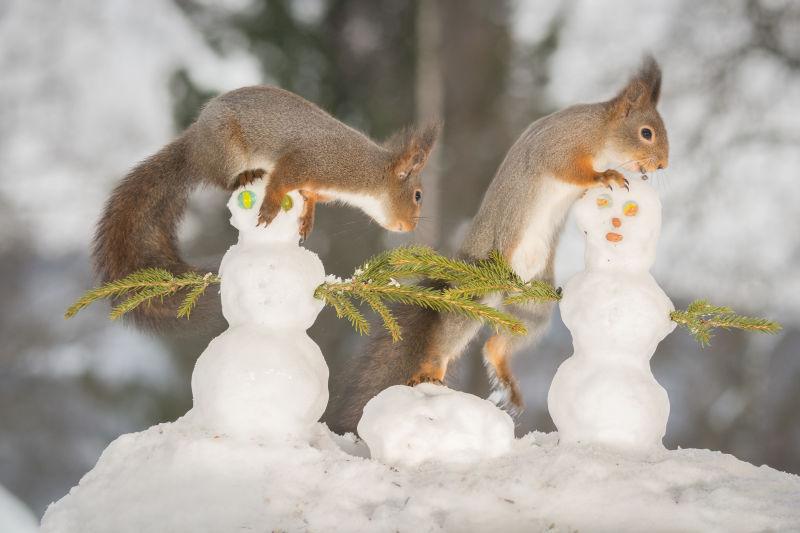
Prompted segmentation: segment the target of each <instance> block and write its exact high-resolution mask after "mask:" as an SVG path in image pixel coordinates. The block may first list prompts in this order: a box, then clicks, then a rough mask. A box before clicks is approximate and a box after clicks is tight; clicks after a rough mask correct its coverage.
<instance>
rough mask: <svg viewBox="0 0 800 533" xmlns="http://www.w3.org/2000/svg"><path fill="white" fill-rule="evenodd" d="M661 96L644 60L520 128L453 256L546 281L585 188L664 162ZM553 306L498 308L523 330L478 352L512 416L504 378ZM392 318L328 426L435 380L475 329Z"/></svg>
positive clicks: (344, 389)
mask: <svg viewBox="0 0 800 533" xmlns="http://www.w3.org/2000/svg"><path fill="white" fill-rule="evenodd" d="M660 92H661V69H660V68H659V66H658V64H657V63H656V61H655V60H654V59H653V58H652V57H646V58H645V60H644V62H643V64H642V66H641V68H640V69H639V71H638V72H637V73H636V74H635V75H634V76H633V77H632V78H631V79H630V80H629V81H628V83H627V84H626V85H625V86H624V87H623V88H622V90H621V91H619V93H618V94H617V95H616V96H615V97H614V98H612V99H611V100H608V101H604V102H599V103H593V104H579V105H574V106H572V107H569V108H567V109H564V110H562V111H558V112H556V113H553V114H551V115H548V116H545V117H543V118H540V119H539V120H537V121H535V122H533V123H532V124H531V125H530V126H528V128H527V129H526V130H525V131H524V132H523V133H522V135H521V136H520V137H519V139H517V141H516V142H515V144H514V145H513V146H512V147H511V149H510V150H509V151H508V154H507V155H506V157H505V160H504V161H503V162H502V164H501V165H500V167H499V169H498V171H497V173H496V174H495V176H494V179H493V180H492V182H491V184H490V185H489V188H488V189H487V191H486V194H485V195H484V198H483V202H482V204H481V206H480V208H479V210H478V213H477V215H476V216H475V218H474V219H473V221H472V226H471V229H470V231H469V233H468V235H467V237H466V239H465V240H464V242H463V243H462V245H461V248H460V251H459V256H460V258H462V259H466V260H473V261H474V260H479V259H484V258H486V257H488V256H489V254H490V252H492V251H493V250H498V251H500V252H501V253H502V254H503V256H504V257H505V258H506V259H507V260H508V262H509V264H510V265H511V267H512V268H513V269H514V271H515V272H516V273H517V274H519V276H520V277H522V278H523V279H525V280H531V279H536V280H543V281H547V282H549V283H553V263H554V255H555V249H556V245H557V243H558V238H559V234H560V233H561V229H562V227H563V225H564V219H565V217H566V214H567V212H568V211H569V208H570V207H571V206H572V204H573V203H574V202H575V201H576V200H577V199H578V198H579V197H580V196H581V195H582V194H583V192H584V191H586V189H587V188H589V187H626V186H627V181H626V179H625V177H624V176H623V175H622V174H621V173H620V172H619V171H618V170H617V169H619V168H625V169H626V170H630V171H634V172H637V171H638V172H641V173H642V174H644V173H646V172H653V171H655V170H658V169H662V168H665V167H666V166H667V162H668V156H669V143H668V141H667V132H666V130H665V128H664V123H663V121H662V120H661V116H660V115H659V113H658V111H657V110H656V104H657V103H658V99H659V95H660ZM487 303H491V304H497V302H495V301H488V302H487ZM553 305H554V304H553V303H540V304H527V305H511V306H502V307H504V308H505V309H504V310H506V311H509V312H511V313H513V314H515V315H517V316H518V317H520V318H521V319H522V320H523V321H524V322H525V324H526V327H527V330H528V334H527V335H526V336H513V335H511V334H508V333H496V334H494V335H492V336H491V337H489V339H488V340H487V341H486V343H485V344H484V346H483V358H484V363H485V367H486V369H487V372H488V373H489V377H490V380H491V381H492V384H493V392H492V396H491V397H490V398H491V399H493V400H494V401H495V402H496V403H498V404H500V405H503V406H506V407H509V408H510V409H511V410H512V411H514V410H518V409H521V408H522V395H521V393H520V391H519V387H518V385H517V382H516V381H515V379H514V377H513V375H512V373H511V369H510V364H509V363H510V360H511V357H512V356H513V355H514V353H516V352H518V351H520V350H522V349H523V348H525V347H530V346H531V345H532V344H533V343H534V342H535V341H536V340H537V339H538V338H539V337H540V336H541V334H542V333H543V332H544V330H545V328H546V326H547V324H548V323H549V319H550V315H551V312H552V309H553ZM396 313H397V316H398V320H399V323H400V326H401V328H402V331H403V339H402V340H401V341H398V342H393V341H392V339H391V336H390V335H389V334H387V333H385V332H382V333H380V334H376V335H375V336H374V337H373V338H372V339H371V340H370V342H368V346H367V348H366V353H365V354H364V355H363V356H362V357H359V358H356V359H355V360H354V362H353V367H352V368H350V369H349V370H348V371H347V372H346V374H345V375H344V377H343V379H342V380H341V381H342V386H341V388H340V389H339V390H338V392H337V394H336V395H335V396H334V398H333V401H332V403H331V405H330V407H329V410H328V413H327V415H326V419H327V421H328V424H329V426H331V429H333V430H335V431H337V432H344V431H354V430H355V428H356V424H357V423H358V420H359V418H360V417H361V412H362V409H363V407H364V405H365V404H366V402H367V401H369V400H370V399H371V398H372V397H373V396H375V395H376V394H377V393H378V392H380V391H381V390H383V389H385V388H386V387H389V386H391V385H398V384H408V385H415V384H418V383H422V382H433V383H443V382H444V379H445V374H446V372H447V368H448V366H449V364H450V363H452V362H453V361H454V360H455V359H457V358H458V357H459V356H460V355H461V353H462V352H463V351H464V349H465V348H466V346H467V344H468V343H469V342H470V341H471V340H472V339H473V338H474V337H475V336H476V335H477V334H478V332H479V330H480V324H479V323H477V322H475V321H472V320H470V319H468V318H464V317H462V316H458V315H456V314H452V313H439V312H436V311H432V310H429V309H422V308H418V307H408V306H403V307H401V308H399V309H397V310H396Z"/></svg>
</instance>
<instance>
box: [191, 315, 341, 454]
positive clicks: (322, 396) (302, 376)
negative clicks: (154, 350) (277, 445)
mask: <svg viewBox="0 0 800 533" xmlns="http://www.w3.org/2000/svg"><path fill="white" fill-rule="evenodd" d="M192 392H193V396H194V407H193V408H192V411H191V418H192V420H194V421H195V422H196V423H197V424H198V425H200V426H201V427H203V428H206V429H208V430H209V431H211V432H215V433H222V434H227V435H231V436H235V437H238V438H255V439H261V440H271V439H283V438H285V437H296V438H305V437H306V434H307V432H308V431H309V429H310V428H311V427H312V426H313V425H314V423H315V422H316V421H317V420H319V418H320V417H321V416H322V413H323V412H324V411H325V406H326V405H327V404H328V366H327V365H326V364H325V359H324V358H323V356H322V352H320V349H319V347H318V346H317V345H316V344H315V343H314V341H312V340H311V339H310V338H309V337H308V335H306V333H305V332H304V331H302V330H297V331H291V330H289V331H285V332H284V333H283V334H280V335H276V334H275V332H274V331H271V330H264V329H263V328H261V327H256V326H236V327H233V328H231V329H229V330H227V331H226V332H224V333H223V334H222V335H220V336H219V337H217V338H215V339H214V340H212V341H211V343H210V344H209V345H208V348H206V350H205V351H204V352H203V354H202V355H201V356H200V358H199V359H198V360H197V364H196V366H195V370H194V373H193V374H192Z"/></svg>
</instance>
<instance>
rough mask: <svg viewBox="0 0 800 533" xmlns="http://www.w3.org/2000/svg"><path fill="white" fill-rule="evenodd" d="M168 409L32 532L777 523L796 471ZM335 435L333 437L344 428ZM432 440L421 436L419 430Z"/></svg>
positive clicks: (723, 460) (115, 446) (547, 440)
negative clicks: (488, 449) (442, 443)
mask: <svg viewBox="0 0 800 533" xmlns="http://www.w3.org/2000/svg"><path fill="white" fill-rule="evenodd" d="M182 422H183V421H182V420H178V421H177V422H175V423H172V424H162V425H159V426H155V427H152V428H150V429H148V430H147V431H144V432H141V433H135V434H130V435H124V436H122V437H120V438H119V439H117V440H116V441H115V442H114V443H112V444H111V445H110V446H109V448H108V449H107V450H106V451H105V452H104V453H103V455H102V457H101V458H100V460H99V462H98V464H97V466H96V467H95V468H94V469H93V470H92V471H91V472H90V473H88V474H87V475H86V476H85V477H84V478H83V479H82V480H81V484H80V485H79V486H78V487H76V488H74V489H72V491H71V492H70V494H69V495H67V496H66V497H65V498H64V499H62V500H61V501H59V502H58V503H56V504H54V505H52V506H51V507H50V508H49V509H48V511H47V513H46V514H45V517H44V520H43V524H42V526H43V527H42V530H43V531H44V532H82V533H94V532H97V533H100V532H102V533H107V532H109V531H114V532H115V533H127V532H131V533H133V532H136V533H141V532H162V531H176V532H178V531H186V532H192V533H200V532H209V533H211V532H214V533H218V532H221V531H345V532H352V531H378V532H382V531H386V532H390V531H391V532H394V531H402V532H418V531H454V532H465V531H503V532H513V531H526V532H527V531H545V530H546V531H564V532H573V531H576V530H579V531H586V532H590V531H592V532H594V531H614V532H626V531H631V532H641V531H651V532H659V531H665V532H666V531H681V532H685V531H702V532H709V531H720V532H722V531H724V532H737V531H768V530H772V531H789V530H797V529H798V528H800V506H798V505H797V502H798V501H800V478H798V477H797V476H793V475H789V474H783V473H780V472H777V471H775V470H773V469H771V468H768V467H765V466H762V467H755V466H753V465H750V464H748V463H744V462H742V461H739V460H737V459H736V458H734V457H732V456H730V455H725V454H722V453H719V452H711V451H707V450H675V451H660V452H655V453H653V454H652V456H649V457H647V458H646V459H644V460H643V459H640V458H631V457H630V456H628V455H625V454H619V453H615V452H612V451H608V450H605V449H601V448H594V447H592V446H580V445H564V444H558V436H557V435H556V434H547V435H545V434H541V433H531V434H528V435H527V436H525V437H524V438H522V439H517V440H515V441H514V442H513V443H512V448H511V450H510V451H509V453H507V454H506V455H503V456H501V457H498V458H495V459H485V460H482V461H480V462H477V463H474V464H472V465H470V466H469V467H464V466H452V465H446V464H443V463H442V462H440V461H429V462H426V463H423V464H421V465H419V466H416V467H403V466H397V467H393V466H389V465H385V464H383V463H381V462H379V461H375V460H370V459H365V458H362V457H356V456H353V455H351V454H349V453H347V452H345V451H343V450H342V449H341V448H340V446H345V445H346V446H347V447H348V448H351V447H352V442H346V441H345V439H344V438H342V437H339V436H335V435H333V434H331V433H330V432H329V431H327V429H326V428H325V427H324V426H323V425H321V424H319V425H316V426H315V435H314V438H313V439H312V440H311V441H310V442H299V441H298V442H296V443H294V444H293V445H290V446H288V445H287V446H285V447H283V446H275V445H273V444H267V443H264V442H260V441H258V440H256V439H253V440H239V439H234V438H231V437H228V436H224V435H212V434H206V433H201V432H198V431H197V430H195V429H193V428H192V427H191V426H189V425H187V424H184V423H182ZM343 441H345V442H343ZM432 444H433V443H432Z"/></svg>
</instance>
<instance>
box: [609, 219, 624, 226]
mask: <svg viewBox="0 0 800 533" xmlns="http://www.w3.org/2000/svg"><path fill="white" fill-rule="evenodd" d="M611 225H612V226H614V227H615V228H618V227H620V226H621V225H622V221H621V220H620V219H618V218H617V217H614V218H612V219H611Z"/></svg>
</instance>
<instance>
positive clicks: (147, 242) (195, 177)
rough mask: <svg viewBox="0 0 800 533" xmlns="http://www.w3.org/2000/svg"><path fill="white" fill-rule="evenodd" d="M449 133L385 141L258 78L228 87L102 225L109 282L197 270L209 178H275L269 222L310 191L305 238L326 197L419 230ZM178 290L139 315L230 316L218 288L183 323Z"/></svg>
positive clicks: (148, 319) (135, 178)
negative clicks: (157, 271)
mask: <svg viewBox="0 0 800 533" xmlns="http://www.w3.org/2000/svg"><path fill="white" fill-rule="evenodd" d="M438 132H439V125H438V123H436V122H432V123H431V124H430V125H426V126H424V127H422V128H417V129H415V128H409V129H406V130H403V131H400V132H398V133H397V134H395V135H394V136H392V137H390V138H389V139H388V140H387V141H386V142H384V143H380V144H379V143H376V142H374V141H373V140H371V139H370V138H368V137H367V136H366V135H364V134H363V133H361V132H359V131H357V130H355V129H353V128H351V127H349V126H347V125H345V124H343V123H342V122H340V121H338V120H336V119H335V118H333V117H332V116H331V115H329V114H328V113H326V112H325V111H323V110H322V109H320V108H319V107H317V106H316V105H314V104H312V103H310V102H308V101H306V100H304V99H303V98H301V97H300V96H297V95H295V94H293V93H291V92H289V91H285V90H282V89H279V88H276V87H269V86H254V87H245V88H242V89H237V90H234V91H231V92H228V93H225V94H223V95H220V96H218V97H216V98H214V99H212V100H211V101H210V102H208V104H206V106H205V107H204V108H203V110H202V112H201V113H200V115H199V117H198V118H197V120H196V121H195V122H194V123H193V124H192V125H191V126H189V127H188V128H187V129H186V130H185V131H184V132H183V133H182V134H181V135H180V136H179V137H178V138H177V139H175V140H174V141H173V142H171V143H169V144H168V145H166V146H165V147H164V148H162V149H161V150H160V151H159V152H158V153H156V154H155V155H153V156H151V157H150V158H148V159H146V160H144V161H143V162H142V163H140V164H139V165H137V166H136V167H134V169H133V170H131V171H130V173H129V174H128V175H127V176H126V177H125V178H124V179H123V180H122V182H121V183H120V184H119V185H118V186H117V188H116V189H115V190H114V192H113V194H112V195H111V198H110V199H109V200H108V203H107V204H106V207H105V211H104V213H103V215H102V218H101V220H100V222H99V224H98V226H97V232H96V235H95V241H94V254H93V255H94V262H95V268H96V271H97V273H98V275H99V277H100V278H101V280H102V281H103V282H107V281H111V280H116V279H120V278H123V277H125V276H127V275H128V274H131V273H132V272H134V271H136V270H139V269H143V268H149V267H160V268H165V269H167V270H169V271H171V272H172V273H174V274H181V273H183V272H186V271H189V270H193V268H192V267H191V266H189V265H188V264H186V262H184V260H183V259H182V258H181V256H180V254H179V251H178V243H177V235H176V232H177V226H178V224H179V222H180V219H181V217H182V216H183V213H184V211H185V209H186V203H187V200H188V197H189V193H190V192H191V191H192V190H193V189H194V188H195V187H197V186H198V185H201V184H210V185H214V186H217V187H220V188H222V189H226V190H235V189H236V188H238V187H240V186H243V185H247V184H249V183H251V182H253V181H254V180H256V179H259V178H262V177H265V178H267V185H266V190H265V191H264V195H263V199H261V204H260V211H259V218H258V221H259V224H264V225H266V224H269V223H270V222H271V221H272V220H273V219H274V218H275V216H276V215H277V214H278V212H279V211H280V208H281V201H282V200H283V197H284V195H285V194H286V193H288V192H290V191H295V190H299V191H300V193H301V194H302V195H303V197H304V198H305V203H304V209H303V212H302V216H301V222H300V233H301V236H302V237H303V238H305V237H306V236H307V235H308V234H309V233H310V232H311V229H312V227H313V223H314V207H315V205H316V203H317V202H327V201H339V202H343V203H346V204H350V205H353V206H355V207H358V208H360V209H362V210H363V211H364V212H365V213H366V214H367V215H369V216H370V217H371V218H373V219H374V220H375V221H376V222H378V223H379V224H380V225H381V226H383V227H384V228H386V229H388V230H391V231H401V232H405V231H411V230H413V229H414V228H415V227H416V225H417V221H418V220H419V212H420V203H421V201H422V183H421V178H420V172H421V170H422V168H423V167H424V166H425V163H426V161H427V159H428V154H429V153H430V151H431V149H432V147H433V145H434V142H435V140H436V137H437V135H438ZM178 298H179V297H178V296H176V297H172V298H164V299H163V300H156V301H154V302H152V303H151V304H150V305H143V306H140V307H138V308H137V309H136V310H134V311H133V312H132V313H129V315H131V317H132V318H133V320H134V322H135V323H136V324H137V325H139V326H141V327H144V328H146V329H151V330H160V331H164V330H178V329H180V330H183V331H187V330H196V329H197V327H198V326H199V327H200V328H207V327H209V326H211V325H214V326H216V325H222V323H223V322H222V313H221V309H220V303H219V297H218V296H217V295H215V294H211V293H210V292H209V293H207V294H204V295H203V296H202V297H201V299H200V301H199V302H198V305H197V307H196V308H195V310H194V311H193V312H192V320H190V321H185V320H184V321H182V322H179V320H180V319H177V318H176V310H177V308H178V305H179V299H178ZM179 323H180V328H178V327H176V326H178V325H179ZM191 326H194V328H192V327H191Z"/></svg>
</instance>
